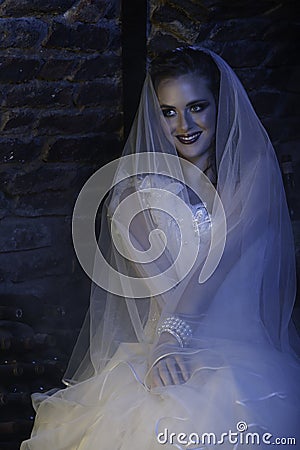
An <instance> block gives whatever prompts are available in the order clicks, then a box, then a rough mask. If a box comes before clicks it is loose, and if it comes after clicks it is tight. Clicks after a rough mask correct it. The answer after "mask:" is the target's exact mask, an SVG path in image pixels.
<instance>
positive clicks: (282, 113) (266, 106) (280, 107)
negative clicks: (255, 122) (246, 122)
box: [251, 91, 300, 118]
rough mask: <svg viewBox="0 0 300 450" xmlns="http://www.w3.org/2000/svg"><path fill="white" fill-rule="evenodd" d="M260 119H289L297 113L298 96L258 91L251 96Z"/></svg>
mask: <svg viewBox="0 0 300 450" xmlns="http://www.w3.org/2000/svg"><path fill="white" fill-rule="evenodd" d="M251 100H252V102H253V105H254V108H255V110H256V112H257V113H258V115H259V116H260V117H272V118H277V117H285V118H286V117H291V116H293V115H294V114H295V111H297V107H298V105H299V102H300V94H288V93H280V92H264V91H260V92H257V93H256V94H254V95H252V96H251Z"/></svg>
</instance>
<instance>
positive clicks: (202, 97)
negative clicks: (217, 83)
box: [157, 74, 217, 171]
mask: <svg viewBox="0 0 300 450" xmlns="http://www.w3.org/2000/svg"><path fill="white" fill-rule="evenodd" d="M157 96H158V100H159V103H160V105H161V109H162V112H163V114H164V116H165V118H166V121H167V123H168V125H169V128H170V132H171V135H172V137H173V140H174V144H175V146H176V149H177V152H178V153H179V155H180V156H182V157H183V158H185V159H187V160H189V161H191V162H192V163H194V164H196V165H197V166H198V167H199V168H200V169H201V170H203V171H204V170H206V168H207V164H208V157H209V156H210V152H211V150H212V148H213V142H214V137H215V131H216V113H217V111H216V103H215V100H214V96H213V94H212V92H211V90H210V89H209V87H208V82H207V80H206V78H203V77H200V76H198V75H196V74H186V75H181V76H179V77H176V78H165V79H163V80H161V81H160V83H159V84H158V87H157Z"/></svg>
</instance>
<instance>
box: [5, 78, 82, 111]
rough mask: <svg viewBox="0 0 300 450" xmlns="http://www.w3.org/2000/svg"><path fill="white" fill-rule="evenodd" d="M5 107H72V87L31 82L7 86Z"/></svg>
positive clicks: (67, 84) (66, 84)
mask: <svg viewBox="0 0 300 450" xmlns="http://www.w3.org/2000/svg"><path fill="white" fill-rule="evenodd" d="M5 91H6V92H5V94H6V95H5V101H4V103H3V106H6V107H19V106H26V107H33V108H41V107H44V108H53V107H57V106H69V105H72V104H73V102H72V91H73V86H72V85H70V84H69V83H54V82H52V83H51V82H43V81H33V82H30V83H26V84H21V85H16V86H8V87H6V89H5Z"/></svg>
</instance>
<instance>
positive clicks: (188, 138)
mask: <svg viewBox="0 0 300 450" xmlns="http://www.w3.org/2000/svg"><path fill="white" fill-rule="evenodd" d="M200 134H201V132H197V133H194V134H191V135H190V136H180V135H179V136H177V138H178V139H179V140H180V141H181V142H184V143H187V144H188V143H190V142H193V141H194V140H196V139H197V138H198V137H199V136H200Z"/></svg>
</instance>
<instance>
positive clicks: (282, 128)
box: [262, 117, 300, 143]
mask: <svg viewBox="0 0 300 450" xmlns="http://www.w3.org/2000/svg"><path fill="white" fill-rule="evenodd" d="M262 122H263V124H264V126H265V127H266V129H267V131H268V133H269V134H270V137H271V140H272V142H273V143H276V142H277V141H280V142H289V141H293V140H297V139H299V138H300V127H299V119H298V117H289V118H284V117H283V118H280V119H277V118H276V119H274V118H273V117H272V118H265V119H262Z"/></svg>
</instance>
